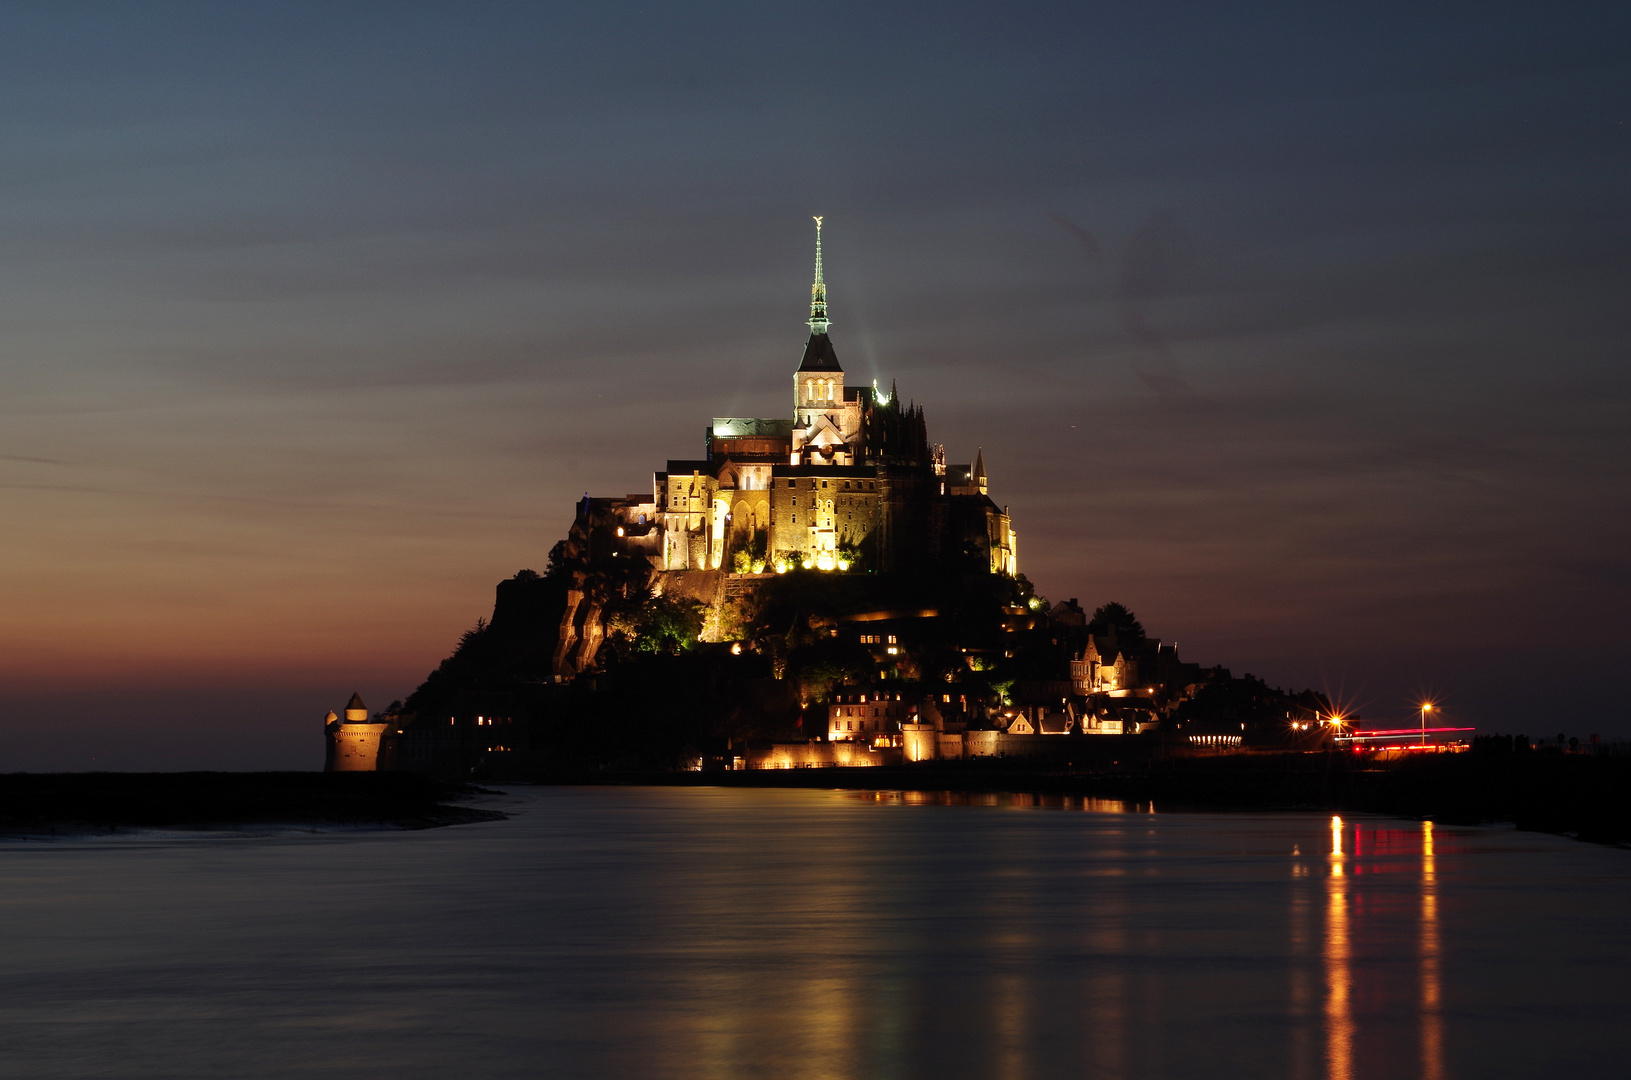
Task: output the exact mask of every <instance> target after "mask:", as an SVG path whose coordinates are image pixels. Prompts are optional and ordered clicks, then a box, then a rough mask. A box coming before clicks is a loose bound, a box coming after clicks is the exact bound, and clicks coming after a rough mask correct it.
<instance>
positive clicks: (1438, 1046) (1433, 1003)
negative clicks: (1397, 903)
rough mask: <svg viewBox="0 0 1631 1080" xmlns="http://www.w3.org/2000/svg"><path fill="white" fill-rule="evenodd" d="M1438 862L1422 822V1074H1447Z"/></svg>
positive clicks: (1438, 1079) (1428, 1077)
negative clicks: (1440, 952)
mask: <svg viewBox="0 0 1631 1080" xmlns="http://www.w3.org/2000/svg"><path fill="white" fill-rule="evenodd" d="M1439 963H1440V958H1439V934H1438V865H1437V862H1436V860H1435V858H1434V854H1433V823H1432V822H1431V821H1424V822H1422V824H1421V1075H1422V1080H1442V1078H1443V1076H1444V1017H1443V1011H1442V994H1443V984H1442V981H1441V979H1440V971H1439Z"/></svg>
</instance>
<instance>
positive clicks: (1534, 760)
mask: <svg viewBox="0 0 1631 1080" xmlns="http://www.w3.org/2000/svg"><path fill="white" fill-rule="evenodd" d="M483 782H484V783H494V784H502V783H505V782H525V783H540V784H549V785H569V784H579V785H602V786H604V785H628V786H636V785H638V786H685V787H744V788H820V789H828V790H834V789H837V790H882V791H923V792H942V791H943V792H951V793H957V794H977V793H1011V794H1019V795H1034V796H1040V797H1054V796H1065V797H1078V798H1104V799H1120V800H1123V801H1126V802H1132V803H1144V804H1149V803H1153V804H1155V805H1156V806H1157V807H1158V808H1160V807H1166V808H1170V809H1184V810H1216V811H1230V810H1314V811H1332V812H1343V811H1350V812H1351V811H1362V812H1368V813H1377V814H1387V815H1390V816H1395V817H1407V818H1433V819H1434V820H1436V821H1441V822H1444V823H1446V824H1468V825H1476V824H1496V823H1510V824H1513V825H1515V826H1516V827H1517V828H1519V829H1524V830H1530V831H1536V832H1548V833H1557V834H1561V835H1565V836H1571V837H1576V838H1578V839H1581V840H1586V841H1590V842H1594V843H1603V844H1616V845H1631V758H1627V757H1593V756H1587V755H1563V754H1541V753H1529V754H1506V755H1488V756H1486V755H1476V754H1455V755H1428V756H1423V757H1420V758H1414V759H1406V760H1404V761H1399V762H1391V763H1387V764H1385V765H1377V764H1374V763H1372V762H1369V761H1368V760H1366V759H1364V758H1355V757H1351V756H1348V755H1342V754H1242V755H1233V756H1221V757H1209V758H1173V759H1167V760H1146V761H1139V762H1126V763H1123V764H1121V765H1119V766H1116V767H1113V768H1097V769H1091V770H1083V769H1069V768H1061V767H1060V766H1059V765H1058V764H1056V763H1047V762H1027V761H1019V760H1012V759H1008V760H1001V759H980V760H975V761H964V762H934V763H922V764H916V765H906V766H895V767H879V768H848V769H841V768H825V769H784V770H750V771H739V772H663V771H621V772H614V771H605V770H597V771H562V772H553V773H543V774H534V775H529V776H515V777H504V778H500V777H489V778H484V779H483ZM481 793H482V789H481V788H478V787H473V786H471V785H468V784H460V783H453V782H447V781H441V780H435V779H432V778H431V777H429V776H425V775H422V774H418V773H408V772H377V773H319V772H310V773H299V772H264V773H224V772H192V773H12V774H9V775H0V834H12V835H21V834H28V835H38V834H41V833H47V832H54V833H76V832H100V831H110V830H117V829H120V828H191V829H210V828H229V827H233V826H254V825H293V826H302V825H306V826H352V827H368V826H376V827H383V828H396V829H428V828H438V827H441V826H445V825H460V824H466V823H470V822H477V821H495V820H500V819H502V818H504V817H505V815H504V814H502V813H500V812H498V811H495V810H485V809H480V808H477V807H471V806H463V805H457V803H459V802H460V801H462V800H466V799H468V798H470V797H471V796H473V795H478V794H481Z"/></svg>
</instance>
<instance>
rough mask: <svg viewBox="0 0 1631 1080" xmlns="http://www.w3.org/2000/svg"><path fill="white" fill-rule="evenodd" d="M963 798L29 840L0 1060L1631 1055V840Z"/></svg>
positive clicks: (704, 793)
mask: <svg viewBox="0 0 1631 1080" xmlns="http://www.w3.org/2000/svg"><path fill="white" fill-rule="evenodd" d="M972 803H973V804H965V805H956V804H954V803H953V800H949V799H941V798H937V797H935V796H924V795H915V794H913V795H904V796H903V795H901V794H899V793H893V794H891V793H878V794H873V793H854V792H814V791H751V790H748V791H744V790H728V789H654V788H645V789H641V788H628V789H612V788H593V789H570V788H541V789H516V790H514V791H512V792H511V793H510V794H509V795H507V796H506V797H505V798H504V799H502V800H498V805H500V806H502V808H504V809H507V810H510V811H511V812H512V813H513V814H514V815H515V816H514V817H513V818H512V819H511V820H509V821H504V822H495V823H490V824H480V825H470V826H460V827H457V828H452V829H439V830H432V831H427V832H417V833H394V832H378V833H329V834H304V833H295V832H288V833H283V834H277V835H269V836H258V837H242V836H239V837H221V836H215V837H199V836H169V835H165V834H161V833H147V834H142V835H139V836H134V837H132V836H117V837H110V838H103V839H95V838H80V839H73V840H59V841H56V842H48V843H46V842H32V843H23V842H17V841H12V842H7V843H5V844H3V845H0V897H3V903H4V908H3V915H4V922H3V927H4V929H3V931H0V933H3V935H4V937H3V941H4V947H3V951H0V1075H4V1076H7V1077H58V1076H61V1077H70V1076H71V1077H167V1078H179V1077H210V1078H218V1077H370V1076H391V1077H404V1078H406V1077H438V1078H444V1077H446V1078H486V1077H596V1078H599V1077H606V1078H611V1077H618V1078H622V1077H641V1078H645V1077H721V1078H724V1077H809V1078H818V1077H820V1078H857V1080H860V1078H865V1080H877V1078H890V1077H903V1078H904V1077H924V1078H929V1077H934V1078H941V1077H993V1078H1022V1077H1056V1076H1057V1077H1066V1076H1069V1077H1186V1078H1188V1077H1267V1078H1276V1077H1286V1078H1331V1080H1349V1078H1369V1077H1377V1078H1383V1077H1386V1078H1398V1077H1424V1078H1435V1080H1436V1078H1441V1077H1538V1076H1570V1077H1597V1076H1603V1077H1608V1076H1622V1075H1625V1074H1626V1068H1627V1066H1626V1065H1625V1061H1626V1054H1627V1051H1628V1050H1631V1040H1628V1038H1627V1036H1626V1034H1625V1032H1626V1030H1627V1028H1628V1027H1631V1024H1628V1022H1627V1020H1626V1018H1627V1017H1628V1016H1631V980H1628V977H1627V974H1626V972H1627V970H1628V963H1627V962H1628V960H1631V930H1628V929H1627V925H1626V920H1625V915H1626V901H1627V899H1628V898H1631V852H1627V851H1622V850H1618V849H1609V848H1601V847H1595V846H1591V845H1587V844H1579V843H1575V842H1573V841H1569V840H1566V839H1562V838H1557V837H1549V836H1541V835H1535V834H1527V833H1515V832H1512V831H1502V830H1493V829H1461V828H1449V827H1445V826H1438V827H1433V826H1432V825H1430V824H1424V823H1417V822H1405V821H1396V820H1389V819H1383V818H1363V817H1356V818H1350V819H1349V820H1346V821H1333V819H1331V818H1330V817H1328V816H1316V815H1292V814H1278V815H1254V814H1229V815H1221V814H1220V815H1201V814H1168V813H1152V812H1148V808H1146V807H1126V808H1124V807H1122V806H1121V804H1117V803H1102V802H1099V803H1096V802H1093V801H1088V802H1085V803H1084V802H1082V801H1080V800H1077V801H1075V802H1065V801H1062V800H1058V799H1053V800H1047V801H1046V805H1042V803H1043V800H1034V799H1031V798H1030V797H997V796H992V797H989V798H984V799H974V800H972ZM980 803H985V804H986V805H980Z"/></svg>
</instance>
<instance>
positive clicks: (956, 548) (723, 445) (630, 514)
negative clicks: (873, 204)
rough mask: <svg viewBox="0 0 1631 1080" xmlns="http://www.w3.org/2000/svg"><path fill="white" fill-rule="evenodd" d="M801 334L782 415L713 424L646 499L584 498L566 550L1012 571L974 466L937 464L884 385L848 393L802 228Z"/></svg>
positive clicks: (670, 558) (736, 569) (737, 561)
mask: <svg viewBox="0 0 1631 1080" xmlns="http://www.w3.org/2000/svg"><path fill="white" fill-rule="evenodd" d="M815 222H816V256H815V281H814V283H813V284H812V285H811V287H810V318H809V327H810V336H809V340H808V341H807V342H806V343H805V346H804V357H803V360H802V362H801V363H800V364H799V366H798V370H797V371H795V372H794V373H793V408H792V413H791V415H790V416H788V417H773V418H763V417H716V418H714V420H713V422H712V423H711V424H709V425H708V428H707V433H706V436H705V440H704V446H703V454H702V456H701V457H698V458H685V459H673V460H670V461H669V462H668V463H667V465H666V467H665V468H664V469H663V470H662V471H660V472H657V473H656V474H655V475H654V477H653V483H652V488H651V492H650V494H649V495H648V494H644V493H641V494H635V495H628V496H625V497H623V498H589V497H587V496H586V497H585V499H584V501H583V502H582V503H581V504H580V505H579V507H578V515H577V521H576V522H575V523H574V525H573V537H572V540H573V543H574V546H579V545H582V546H583V547H586V548H587V552H586V553H588V554H590V555H591V556H598V555H604V554H610V553H612V552H614V551H615V552H619V553H624V554H629V555H639V556H644V557H645V558H647V559H649V560H650V562H651V565H652V567H653V568H654V569H655V570H657V571H662V572H671V573H672V572H683V571H723V572H726V573H732V574H765V573H776V572H785V571H787V570H789V569H794V568H798V567H804V568H807V569H820V570H827V571H850V570H865V571H890V570H898V569H905V568H908V567H910V566H914V565H919V564H921V563H923V562H925V561H928V562H940V563H956V564H959V565H961V566H963V567H966V568H968V569H978V570H981V571H985V572H988V573H996V574H1008V575H1013V574H1016V573H1018V560H1017V558H1016V554H1015V540H1014V530H1013V527H1012V524H1011V523H1010V521H1009V517H1008V511H1007V509H1006V508H1004V507H999V506H998V505H997V504H996V503H995V502H993V501H992V500H991V498H990V495H989V494H988V491H987V481H986V472H985V461H984V456H983V454H978V455H976V457H975V460H974V462H973V463H972V464H968V465H953V466H949V467H948V466H947V464H946V460H945V451H944V449H943V448H942V447H941V446H939V445H931V444H930V443H929V441H928V432H927V429H926V427H925V424H924V419H923V410H922V408H921V407H918V406H908V405H903V404H902V402H901V400H900V397H899V395H898V394H897V393H896V392H895V389H894V388H893V387H890V389H888V390H882V389H880V388H879V387H878V386H877V384H876V382H874V383H873V385H871V386H852V385H849V384H848V383H846V381H845V378H844V369H843V366H842V365H841V364H840V363H839V362H838V355H837V353H836V352H835V351H834V349H833V343H832V339H831V337H830V336H829V335H828V329H829V327H830V325H831V323H830V321H829V320H828V318H827V285H826V281H825V279H824V277H823V275H822V266H821V218H819V217H818V218H816V219H815Z"/></svg>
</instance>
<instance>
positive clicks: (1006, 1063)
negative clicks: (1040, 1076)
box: [993, 975, 1029, 1080]
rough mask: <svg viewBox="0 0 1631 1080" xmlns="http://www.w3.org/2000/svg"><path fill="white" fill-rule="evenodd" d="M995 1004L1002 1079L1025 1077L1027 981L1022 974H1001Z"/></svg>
mask: <svg viewBox="0 0 1631 1080" xmlns="http://www.w3.org/2000/svg"><path fill="white" fill-rule="evenodd" d="M996 989H997V994H996V1000H995V1002H994V1003H993V1006H994V1012H995V1013H996V1021H997V1077H998V1080H1024V1078H1025V1077H1026V1076H1028V1075H1029V1072H1028V1071H1027V1070H1026V1067H1025V1012H1026V1008H1025V1004H1026V1003H1025V980H1024V978H1022V977H1021V976H1019V975H999V976H997V987H996Z"/></svg>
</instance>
